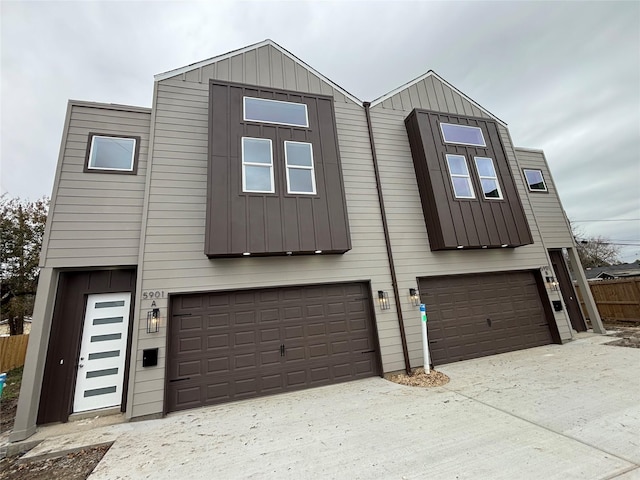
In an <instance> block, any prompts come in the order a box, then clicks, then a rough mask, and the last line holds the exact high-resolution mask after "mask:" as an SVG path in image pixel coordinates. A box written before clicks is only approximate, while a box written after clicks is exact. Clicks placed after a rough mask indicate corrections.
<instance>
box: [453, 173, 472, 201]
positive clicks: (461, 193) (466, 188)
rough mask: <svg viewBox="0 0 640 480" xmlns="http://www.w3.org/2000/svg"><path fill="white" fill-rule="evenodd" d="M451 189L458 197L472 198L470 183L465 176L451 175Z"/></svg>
mask: <svg viewBox="0 0 640 480" xmlns="http://www.w3.org/2000/svg"><path fill="white" fill-rule="evenodd" d="M451 180H452V181H453V191H454V193H455V195H456V197H458V198H474V195H473V192H472V191H471V185H470V184H469V179H468V178H466V177H452V178H451Z"/></svg>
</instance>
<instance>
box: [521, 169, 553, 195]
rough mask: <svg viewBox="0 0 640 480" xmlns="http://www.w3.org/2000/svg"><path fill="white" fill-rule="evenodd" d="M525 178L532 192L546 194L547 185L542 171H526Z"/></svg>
mask: <svg viewBox="0 0 640 480" xmlns="http://www.w3.org/2000/svg"><path fill="white" fill-rule="evenodd" d="M524 176H525V178H526V179H527V185H528V186H529V191H531V192H546V191H548V190H547V184H546V183H545V181H544V177H543V176H542V170H529V169H527V168H525V169H524Z"/></svg>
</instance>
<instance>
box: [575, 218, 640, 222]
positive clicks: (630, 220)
mask: <svg viewBox="0 0 640 480" xmlns="http://www.w3.org/2000/svg"><path fill="white" fill-rule="evenodd" d="M571 222H573V223H584V222H640V218H620V219H616V220H612V219H600V220H571Z"/></svg>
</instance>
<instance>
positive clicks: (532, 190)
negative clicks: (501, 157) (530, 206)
mask: <svg viewBox="0 0 640 480" xmlns="http://www.w3.org/2000/svg"><path fill="white" fill-rule="evenodd" d="M522 171H523V172H524V181H525V182H527V188H528V189H529V191H530V192H548V191H549V189H548V188H547V182H546V181H545V179H544V175H543V174H542V170H540V169H539V168H523V169H522ZM527 172H539V173H540V178H541V179H542V185H544V188H531V184H530V183H529V177H527Z"/></svg>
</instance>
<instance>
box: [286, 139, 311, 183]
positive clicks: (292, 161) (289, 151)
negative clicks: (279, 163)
mask: <svg viewBox="0 0 640 480" xmlns="http://www.w3.org/2000/svg"><path fill="white" fill-rule="evenodd" d="M284 156H285V164H286V167H287V193H294V194H306V195H315V193H316V178H315V172H314V168H313V147H312V146H311V144H310V143H305V142H292V141H285V142H284Z"/></svg>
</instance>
